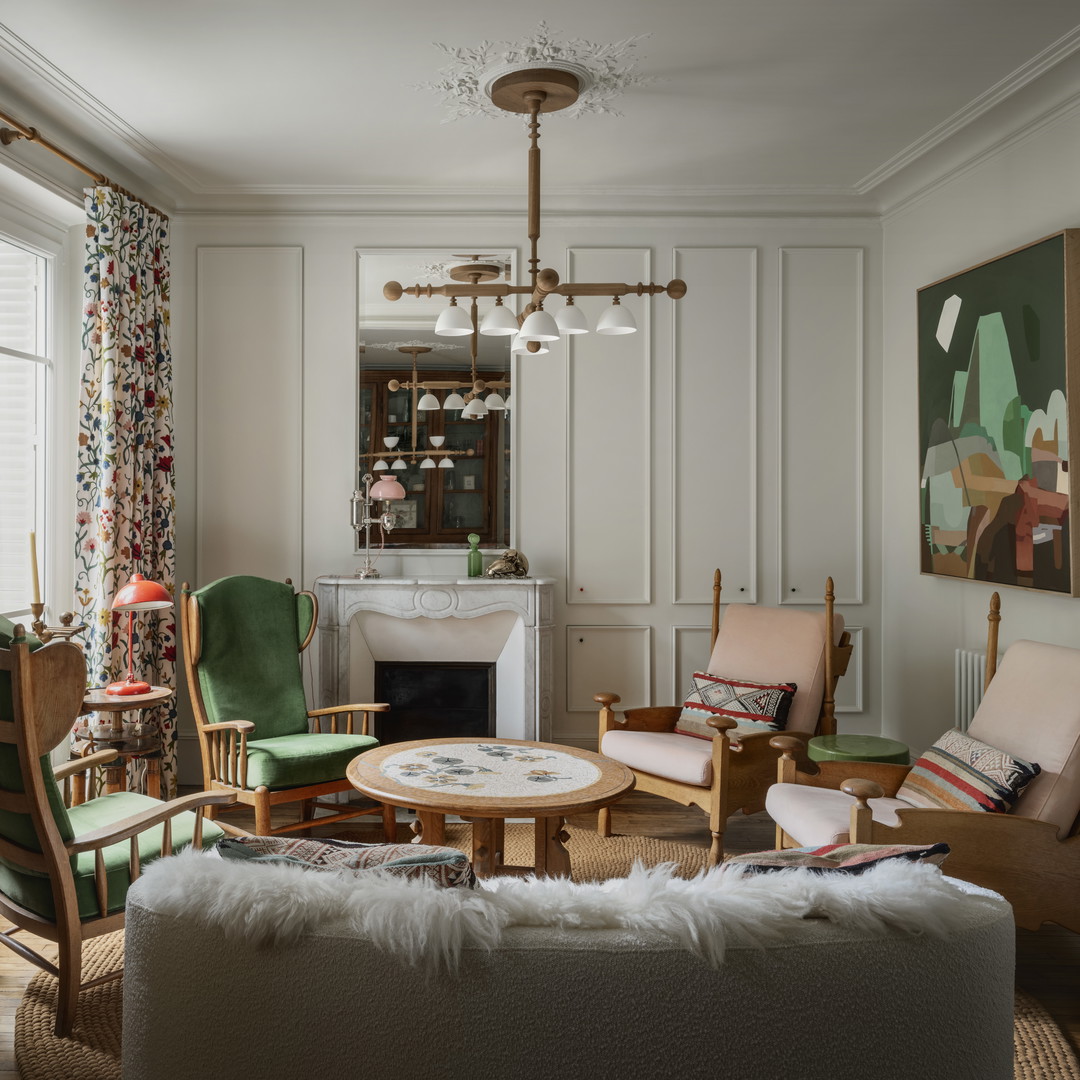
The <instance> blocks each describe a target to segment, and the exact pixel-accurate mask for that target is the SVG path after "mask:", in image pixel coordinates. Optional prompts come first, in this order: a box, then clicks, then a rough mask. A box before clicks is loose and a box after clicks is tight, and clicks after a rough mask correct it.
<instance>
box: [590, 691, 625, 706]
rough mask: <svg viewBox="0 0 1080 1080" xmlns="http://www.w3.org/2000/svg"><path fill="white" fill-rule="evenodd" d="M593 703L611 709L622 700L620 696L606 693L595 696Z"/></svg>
mask: <svg viewBox="0 0 1080 1080" xmlns="http://www.w3.org/2000/svg"><path fill="white" fill-rule="evenodd" d="M592 699H593V701H595V702H596V704H597V705H599V706H601V707H602V708H604V709H610V708H611V706H612V705H618V704H619V702H620V701H622V698H621V697H619V695H618V694H612V693H611V692H609V691H604V693H602V694H593V697H592Z"/></svg>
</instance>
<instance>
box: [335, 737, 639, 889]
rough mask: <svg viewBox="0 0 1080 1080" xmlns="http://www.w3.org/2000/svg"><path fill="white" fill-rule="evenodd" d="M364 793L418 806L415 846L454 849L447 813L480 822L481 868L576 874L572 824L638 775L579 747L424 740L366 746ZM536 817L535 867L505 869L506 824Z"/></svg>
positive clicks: (361, 769)
mask: <svg viewBox="0 0 1080 1080" xmlns="http://www.w3.org/2000/svg"><path fill="white" fill-rule="evenodd" d="M346 775H347V776H348V778H349V782H350V783H351V784H352V786H353V787H354V788H356V790H357V791H360V792H362V793H363V794H365V795H367V796H369V797H370V798H372V799H375V800H376V801H378V802H384V803H390V804H391V805H392V806H405V807H409V808H411V809H414V810H416V812H417V818H418V822H419V827H420V831H419V835H418V836H417V837H416V838H415V839H414V841H413V842H414V843H424V844H443V843H445V839H446V833H445V815H446V814H457V815H459V816H460V817H462V818H464V819H465V820H466V821H471V822H472V844H473V851H472V860H473V869H474V870H475V871H476V873H477V874H478V875H479V876H480V877H489V876H490V875H492V874H496V873H537V874H547V875H556V874H562V875H566V876H569V874H570V856H569V854H568V853H567V850H566V848H565V847H563V841H565V840H567V839H568V834H567V833H566V831H565V830H564V829H563V819H564V818H565V817H567V816H568V815H570V814H583V813H586V812H588V811H590V810H598V809H600V807H602V806H607V805H608V804H610V803H613V802H615V800H616V799H620V798H622V796H623V795H625V794H626V793H627V792H628V791H630V790H631V789H632V788H633V786H634V774H633V773H632V772H631V771H630V770H629V769H628V768H627V767H626V766H625V765H622V764H620V763H619V762H617V761H612V760H611V759H609V758H604V757H601V756H600V755H599V754H594V753H591V752H590V751H588V750H579V749H577V748H576V747H573V746H556V745H555V744H553V743H538V742H523V741H520V740H517V739H420V740H417V741H415V742H399V743H389V744H388V745H386V746H379V747H377V748H376V749H374V750H367V751H365V752H364V753H363V754H360V755H359V756H358V757H355V758H353V760H352V761H351V762H349V767H348V770H347V771H346ZM512 817H524V818H535V819H536V865H535V866H520V867H519V866H506V865H505V863H504V862H503V833H504V824H505V819H506V818H512Z"/></svg>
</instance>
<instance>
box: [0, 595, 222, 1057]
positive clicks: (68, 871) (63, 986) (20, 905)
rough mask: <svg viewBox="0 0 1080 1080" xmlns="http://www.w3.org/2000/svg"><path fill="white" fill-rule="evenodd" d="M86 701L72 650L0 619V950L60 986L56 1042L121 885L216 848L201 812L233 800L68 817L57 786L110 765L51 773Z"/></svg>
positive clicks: (120, 797)
mask: <svg viewBox="0 0 1080 1080" xmlns="http://www.w3.org/2000/svg"><path fill="white" fill-rule="evenodd" d="M85 692H86V662H85V660H84V659H83V654H82V652H81V651H80V650H79V649H78V648H77V647H76V646H74V645H72V644H70V643H69V642H66V641H57V642H53V643H51V644H49V645H45V646H42V645H41V642H40V641H38V640H37V638H35V637H32V636H29V635H26V634H25V633H24V631H23V627H22V626H16V625H13V624H12V623H11V622H10V621H9V620H7V619H5V618H3V617H2V616H0V915H2V916H3V917H4V918H5V919H7V920H8V921H9V922H10V923H11V924H12V925H11V926H10V927H9V928H8V929H6V930H4V931H3V932H2V933H0V943H3V944H4V945H6V946H8V947H9V948H10V949H12V950H13V951H14V952H16V953H18V954H19V956H21V957H22V958H23V959H24V960H29V961H30V962H31V963H33V964H36V965H37V966H38V967H40V968H42V969H43V970H45V971H47V972H49V973H50V974H52V975H55V976H56V977H57V979H58V981H59V993H58V996H57V1010H56V1034H57V1035H59V1036H67V1035H68V1034H70V1032H71V1030H72V1027H73V1025H74V1023H75V1012H76V1005H77V1002H78V996H79V990H80V989H82V983H81V980H82V943H83V941H85V940H87V939H88V938H93V937H97V936H98V935H100V934H107V933H111V932H112V931H114V930H119V929H121V928H122V927H123V925H124V902H125V899H126V897H127V890H128V886H129V885H130V884H131V882H132V881H134V880H135V878H137V877H138V876H139V873H140V871H141V869H142V867H143V866H145V865H146V863H148V862H150V861H152V860H153V859H156V858H158V857H160V856H162V855H169V854H171V853H172V852H173V851H174V850H176V849H178V848H180V847H184V846H186V845H188V844H191V843H194V844H201V845H203V846H209V845H210V844H213V843H215V842H216V841H217V840H218V839H219V838H220V837H221V836H222V835H223V834H222V831H221V829H219V828H217V827H216V826H215V825H214V824H212V823H211V822H205V823H204V821H203V813H204V809H203V808H204V807H206V806H209V805H224V804H227V803H230V802H232V801H233V799H234V796H233V795H231V794H229V793H225V792H222V793H219V794H208V793H206V792H200V793H199V794H196V795H188V796H186V797H185V798H182V799H175V800H173V801H172V802H168V803H164V802H161V801H159V800H158V799H151V798H150V797H148V796H146V795H139V794H137V793H135V792H129V791H120V792H114V793H113V794H110V795H103V796H101V797H99V798H93V799H90V800H89V801H87V802H84V803H81V804H80V805H78V806H73V807H70V808H69V807H66V806H65V805H64V800H63V798H62V797H61V792H60V788H59V785H58V783H57V781H58V780H63V779H65V778H66V777H68V776H71V775H74V774H75V773H77V772H80V771H82V770H84V769H93V768H96V767H98V766H100V765H104V764H107V763H108V762H110V761H113V760H114V759H115V758H116V751H115V750H101V751H98V752H97V753H94V754H90V755H88V756H86V757H83V758H80V759H76V760H75V761H72V762H70V763H68V764H65V765H61V766H60V767H59V768H58V769H56V770H54V769H53V768H52V766H51V764H50V760H49V755H50V754H51V752H52V751H53V750H54V749H55V748H56V747H57V746H59V745H60V744H61V743H63V742H64V741H65V740H66V739H67V737H68V735H69V733H70V731H71V727H72V725H73V724H74V722H75V718H76V717H77V716H78V715H79V711H80V709H81V707H82V701H83V696H84V694H85ZM192 811H194V812H192ZM20 931H27V932H28V933H31V934H36V935H37V936H38V937H42V938H45V939H46V940H48V941H53V942H55V943H56V945H57V952H58V957H57V963H55V964H54V963H53V962H52V961H51V960H49V959H47V958H45V957H44V956H41V955H40V954H39V953H37V952H35V951H34V950H33V949H32V948H30V946H29V945H28V944H26V943H25V942H24V941H22V940H20V939H18V938H17V937H16V935H17V934H18V933H19V932H20ZM122 973H123V972H122V971H115V972H110V973H108V974H106V975H104V976H101V977H100V978H97V979H94V980H93V982H92V983H87V984H86V985H88V986H89V985H96V984H97V983H100V982H105V981H107V980H108V979H114V978H118V977H119V976H120V975H121V974H122Z"/></svg>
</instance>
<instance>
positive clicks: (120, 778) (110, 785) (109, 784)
mask: <svg viewBox="0 0 1080 1080" xmlns="http://www.w3.org/2000/svg"><path fill="white" fill-rule="evenodd" d="M101 771H102V772H103V773H104V774H105V794H106V795H112V794H113V793H114V792H116V791H123V790H124V789H125V788H126V787H127V762H125V761H124V760H123V759H121V760H120V761H118V762H116V763H115V764H112V765H102V767H101Z"/></svg>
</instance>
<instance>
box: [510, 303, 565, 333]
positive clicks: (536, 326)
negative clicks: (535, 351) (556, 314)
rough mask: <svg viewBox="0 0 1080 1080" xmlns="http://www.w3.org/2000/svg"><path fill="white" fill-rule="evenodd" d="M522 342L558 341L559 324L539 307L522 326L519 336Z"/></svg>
mask: <svg viewBox="0 0 1080 1080" xmlns="http://www.w3.org/2000/svg"><path fill="white" fill-rule="evenodd" d="M518 336H519V337H520V338H521V340H522V341H558V340H559V324H558V323H557V322H556V321H555V320H554V319H553V318H552V317H551V316H550V315H549V314H548V313H547V312H546V311H545V310H544V309H543V308H541V307H538V308H537V309H536V310H535V311H534V312H533V313H532V314H531V315H530V316H529V317H528V318H527V319H526V320H525V321H524V322H523V323H522V324H521V333H520V334H519V335H518Z"/></svg>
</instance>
